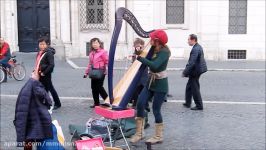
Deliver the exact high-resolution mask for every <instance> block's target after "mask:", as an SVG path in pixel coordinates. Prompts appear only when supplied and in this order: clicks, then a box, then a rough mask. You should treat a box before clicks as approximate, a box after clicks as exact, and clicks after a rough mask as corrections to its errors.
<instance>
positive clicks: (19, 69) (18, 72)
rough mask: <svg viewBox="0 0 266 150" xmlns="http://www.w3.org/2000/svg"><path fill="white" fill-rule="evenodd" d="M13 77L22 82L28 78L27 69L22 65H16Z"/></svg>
mask: <svg viewBox="0 0 266 150" xmlns="http://www.w3.org/2000/svg"><path fill="white" fill-rule="evenodd" d="M13 77H14V79H15V80H17V81H22V80H23V79H24V78H25V77H26V69H25V67H24V66H23V65H22V64H16V65H15V66H14V68H13Z"/></svg>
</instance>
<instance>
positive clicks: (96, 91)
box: [83, 38, 108, 108]
mask: <svg viewBox="0 0 266 150" xmlns="http://www.w3.org/2000/svg"><path fill="white" fill-rule="evenodd" d="M107 64H108V53H107V51H106V50H104V49H103V45H102V42H101V41H100V39H99V38H93V39H91V40H90V53H89V63H88V67H87V69H86V71H85V75H84V76H83V77H84V78H87V77H88V76H89V78H91V89H92V96H93V100H94V104H93V105H92V106H90V107H91V108H94V107H95V106H99V105H100V99H99V95H101V97H102V98H103V99H104V100H105V99H106V98H107V97H108V95H107V93H106V91H105V89H104V87H103V84H104V79H105V75H106V74H107V70H106V68H107Z"/></svg>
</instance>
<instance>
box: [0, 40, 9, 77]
mask: <svg viewBox="0 0 266 150" xmlns="http://www.w3.org/2000/svg"><path fill="white" fill-rule="evenodd" d="M10 58H11V54H10V48H9V45H8V43H7V42H5V40H4V38H3V37H0V65H2V66H3V67H6V68H8V69H10V68H11V66H10V64H8V61H9V60H10ZM5 74H6V72H5ZM6 77H7V76H6V75H5V80H4V82H6V81H7V78H6Z"/></svg>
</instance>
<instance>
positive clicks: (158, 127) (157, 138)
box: [146, 123, 163, 144]
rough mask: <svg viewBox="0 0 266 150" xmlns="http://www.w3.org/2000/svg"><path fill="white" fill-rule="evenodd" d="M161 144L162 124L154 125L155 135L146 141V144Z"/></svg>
mask: <svg viewBox="0 0 266 150" xmlns="http://www.w3.org/2000/svg"><path fill="white" fill-rule="evenodd" d="M162 142H163V123H156V124H155V135H154V136H153V137H152V138H150V139H148V140H147V141H146V143H149V144H156V143H162Z"/></svg>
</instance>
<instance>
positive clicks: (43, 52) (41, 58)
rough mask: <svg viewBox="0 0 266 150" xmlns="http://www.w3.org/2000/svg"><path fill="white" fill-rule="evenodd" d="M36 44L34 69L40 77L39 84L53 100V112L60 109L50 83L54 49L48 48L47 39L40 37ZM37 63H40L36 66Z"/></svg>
mask: <svg viewBox="0 0 266 150" xmlns="http://www.w3.org/2000/svg"><path fill="white" fill-rule="evenodd" d="M38 43H39V52H38V54H37V57H36V64H35V68H39V70H37V72H38V73H39V75H40V82H41V83H42V84H43V85H44V87H45V89H46V91H47V92H50V93H51V95H52V97H53V100H54V107H53V109H54V110H55V109H58V108H60V107H61V102H60V99H59V96H58V94H57V91H56V90H55V88H54V85H53V83H52V72H53V70H54V66H55V64H54V54H55V49H54V48H52V47H51V46H50V41H49V39H48V38H47V37H41V38H40V39H39V40H38ZM38 62H40V63H39V64H38ZM37 65H39V66H37Z"/></svg>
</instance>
